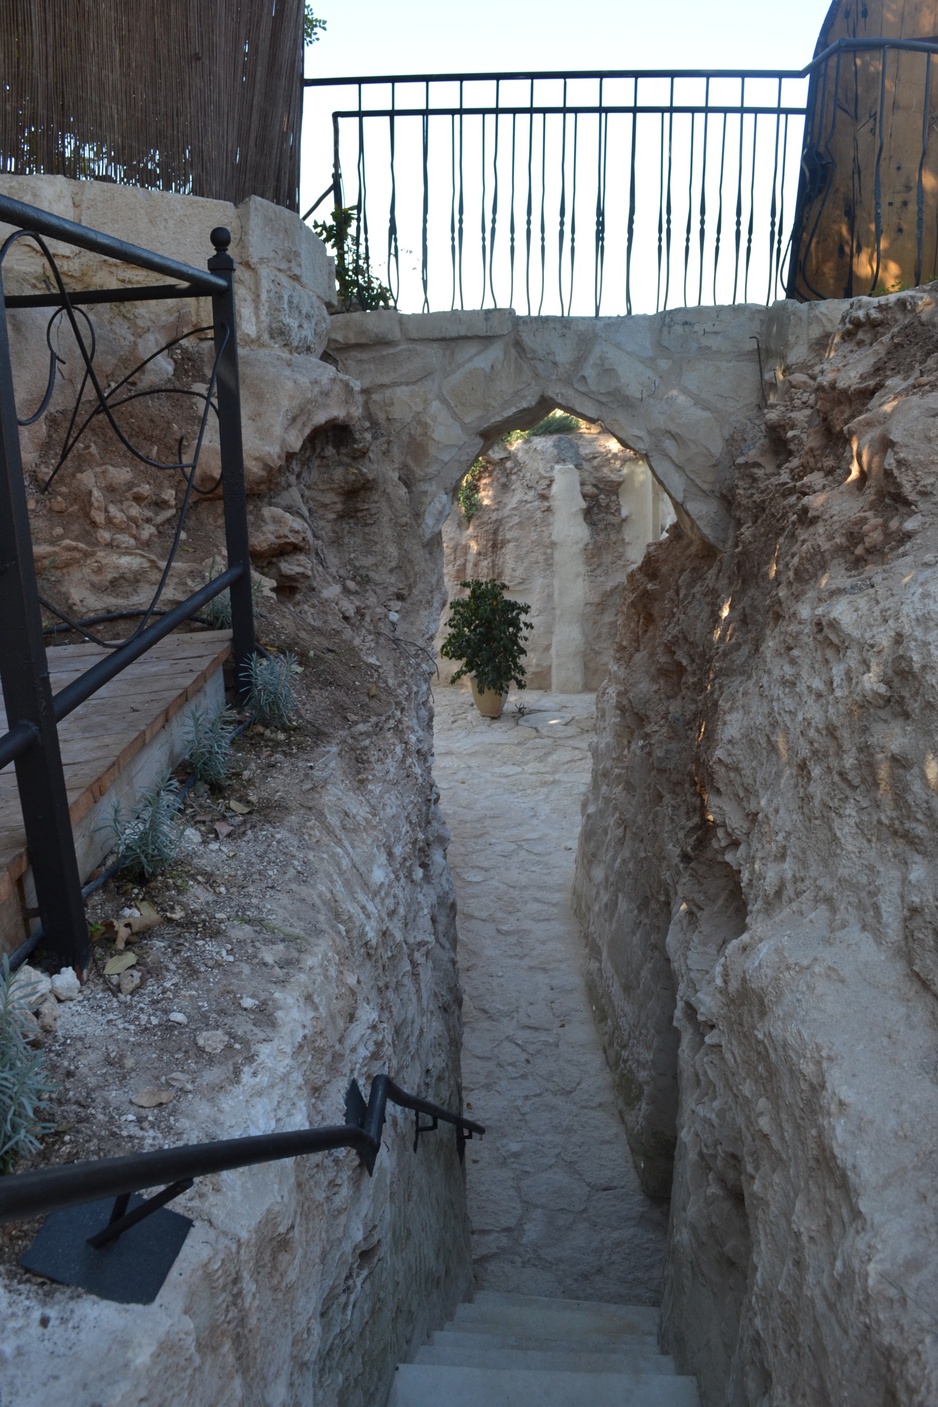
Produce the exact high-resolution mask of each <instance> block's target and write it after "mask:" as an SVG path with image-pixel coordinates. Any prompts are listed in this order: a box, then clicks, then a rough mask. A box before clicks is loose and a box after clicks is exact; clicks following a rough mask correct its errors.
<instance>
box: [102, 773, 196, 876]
mask: <svg viewBox="0 0 938 1407" xmlns="http://www.w3.org/2000/svg"><path fill="white" fill-rule="evenodd" d="M177 792H178V787H177V785H176V783H175V781H174V780H173V778H172V777H171V776H169V775H168V774H167V775H166V776H165V777H163V778H162V780H161V781H159V782H158V783H157V784H156V786H154V787H152V788H151V789H150V790H149V791H147V792H144V795H143V800H142V801H141V802H140V805H139V806H138V807H137V810H136V812H135V814H134V816H133V818H132V819H131V820H129V821H128V820H125V819H124V815H123V812H122V810H121V805H120V802H115V805H114V812H113V815H112V818H111V829H112V831H113V833H114V848H115V850H116V851H117V858H118V861H119V862H120V864H121V865H122V867H123V868H124V869H127V870H130V872H131V874H133V875H135V876H137V877H138V878H140V879H149V878H150V876H151V875H152V874H156V872H157V870H161V869H162V868H163V867H164V865H168V864H169V862H170V860H172V858H173V856H174V855H175V854H176V851H177V849H178V848H179V837H180V830H179V822H178V820H177V812H178V811H179V797H178V795H177Z"/></svg>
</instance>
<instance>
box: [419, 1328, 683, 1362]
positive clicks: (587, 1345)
mask: <svg viewBox="0 0 938 1407" xmlns="http://www.w3.org/2000/svg"><path fill="white" fill-rule="evenodd" d="M460 1342H462V1343H467V1342H468V1343H473V1344H475V1345H476V1346H477V1347H478V1348H481V1349H485V1348H522V1349H530V1350H531V1351H532V1352H542V1353H606V1354H609V1353H611V1354H613V1355H616V1354H619V1355H623V1356H625V1357H630V1356H631V1355H632V1354H638V1355H639V1356H641V1357H653V1356H657V1355H658V1340H657V1338H656V1336H655V1335H654V1334H611V1335H602V1334H539V1333H534V1332H525V1331H524V1330H521V1331H520V1332H519V1331H516V1330H512V1329H509V1330H505V1331H504V1332H503V1331H500V1330H499V1329H498V1327H497V1326H496V1325H494V1324H481V1325H478V1326H476V1325H473V1324H461V1325H457V1324H448V1325H447V1326H446V1328H445V1329H438V1330H437V1331H436V1333H435V1334H434V1335H433V1337H432V1339H431V1343H434V1344H440V1345H441V1346H444V1345H446V1344H458V1343H460Z"/></svg>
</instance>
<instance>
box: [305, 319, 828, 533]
mask: <svg viewBox="0 0 938 1407" xmlns="http://www.w3.org/2000/svg"><path fill="white" fill-rule="evenodd" d="M841 310H842V305H841V304H840V303H823V304H821V303H808V304H796V303H777V304H775V306H774V307H772V308H768V309H766V308H762V307H755V306H751V305H744V306H739V307H717V308H692V309H679V310H675V311H671V312H667V313H658V314H655V315H653V316H649V317H623V318H519V317H517V316H516V314H515V313H514V312H513V311H511V310H510V309H493V310H492V311H489V312H471V313H469V312H453V313H426V314H412V315H409V316H405V315H403V314H400V313H396V312H393V311H384V310H382V311H376V312H369V313H348V314H344V315H342V316H339V317H335V318H333V319H332V323H331V328H330V338H329V355H330V358H331V359H332V360H333V361H334V362H335V363H336V364H337V365H338V367H339V368H340V370H341V371H343V372H345V373H347V374H348V375H349V376H352V377H354V378H355V380H356V381H358V382H359V383H360V384H361V387H362V392H363V396H364V402H365V406H366V408H367V413H368V415H369V416H370V418H371V421H372V429H373V433H374V434H375V436H376V438H377V439H381V440H383V441H384V444H383V446H382V451H383V458H384V460H385V462H386V463H387V464H388V466H389V468H391V469H393V470H396V472H397V473H398V475H399V477H400V478H401V480H402V482H403V483H404V484H406V486H407V488H408V490H409V492H410V493H411V496H412V498H413V499H414V501H415V507H416V509H417V511H418V514H419V517H420V520H421V522H422V529H423V536H424V540H425V541H427V542H429V541H430V539H431V538H433V537H434V535H435V534H436V533H437V532H438V531H439V529H440V526H441V525H442V523H443V521H444V519H445V518H446V515H447V514H448V512H449V511H450V507H451V504H452V495H453V491H454V489H455V487H456V485H457V483H458V482H459V480H460V479H461V477H462V475H463V474H464V473H465V472H466V470H467V469H468V467H469V465H470V464H471V463H472V462H473V460H474V459H475V458H476V457H477V456H478V455H479V454H480V453H481V452H483V451H484V450H485V449H487V448H488V447H489V446H490V445H492V444H493V443H494V442H495V440H497V439H498V437H499V436H500V435H501V434H503V433H504V432H505V431H506V430H509V429H513V428H515V427H518V428H521V429H525V428H528V427H529V426H531V425H534V424H535V423H536V422H537V421H538V420H540V419H541V418H542V417H543V416H544V415H545V414H546V413H547V412H548V411H549V410H552V409H553V408H554V407H555V406H560V407H561V408H562V409H564V410H566V411H569V412H570V413H572V414H574V415H578V416H581V417H582V418H583V419H585V420H592V421H599V422H600V423H601V424H603V425H604V426H605V427H606V429H607V430H609V431H610V433H612V434H613V435H615V436H616V438H617V439H618V440H620V441H621V443H622V444H623V445H626V446H627V447H628V448H629V449H633V450H635V451H636V452H637V453H639V454H641V455H643V456H644V457H645V458H646V459H647V461H648V464H649V466H650V468H651V471H652V473H653V474H654V476H655V478H656V479H657V480H658V482H659V483H660V484H661V486H662V488H663V489H664V490H665V492H666V493H667V494H668V496H669V497H670V499H671V501H672V503H673V504H674V508H675V512H676V513H677V515H678V518H679V520H680V521H681V523H682V524H683V526H684V527H685V528H686V529H687V530H688V531H689V532H692V533H694V534H695V535H696V536H698V537H699V538H701V539H703V540H704V541H705V542H707V543H709V544H710V545H711V546H712V547H714V548H717V549H723V548H725V547H726V546H727V544H728V542H729V538H730V525H731V515H730V511H729V504H730V499H731V496H732V492H733V464H734V460H735V458H736V455H737V454H738V452H739V443H740V434H739V427H740V426H741V424H743V423H744V422H745V421H746V420H747V419H748V417H749V416H751V415H752V414H753V413H754V412H755V411H756V410H758V409H759V407H760V406H761V405H763V404H764V402H765V400H766V399H767V398H768V397H769V396H770V395H771V396H774V394H775V392H776V387H777V385H778V384H779V383H780V382H781V381H783V380H784V375H785V371H786V369H787V368H788V367H789V366H791V365H798V364H800V363H802V362H804V361H806V360H807V359H808V355H809V349H810V348H811V347H812V346H817V345H818V344H823V343H825V342H826V340H827V339H828V338H829V336H830V335H831V333H832V332H833V330H834V328H835V327H836V325H837V320H838V318H839V316H840V312H841Z"/></svg>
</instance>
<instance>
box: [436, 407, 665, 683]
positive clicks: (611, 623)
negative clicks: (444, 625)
mask: <svg viewBox="0 0 938 1407" xmlns="http://www.w3.org/2000/svg"><path fill="white" fill-rule="evenodd" d="M673 521H674V512H673V508H672V506H671V503H670V500H669V499H668V497H667V495H666V494H665V493H664V491H663V490H662V489H661V487H660V485H659V484H658V483H657V481H656V480H655V479H654V477H653V475H652V473H651V471H650V469H649V466H648V463H647V461H646V460H645V459H644V457H643V456H641V455H639V454H636V453H635V452H634V451H633V450H631V449H628V448H626V447H625V446H623V445H622V444H621V443H620V442H619V441H618V440H617V439H616V438H615V437H614V436H613V435H611V434H609V433H608V432H607V431H606V429H605V427H604V426H603V425H601V424H599V423H597V422H592V421H588V420H584V419H581V418H579V417H577V416H575V415H571V414H570V413H569V412H567V411H563V410H560V409H557V408H555V409H552V410H551V411H550V412H549V413H548V414H547V415H546V416H542V417H541V418H540V419H539V420H537V421H536V422H535V423H534V424H533V425H532V426H531V427H530V428H528V429H526V430H525V429H520V428H517V427H516V428H512V429H511V430H508V431H505V432H503V433H502V434H500V435H499V436H498V438H497V439H495V440H494V442H493V443H491V444H490V445H489V447H488V449H487V450H486V451H485V452H484V453H483V454H481V455H480V456H479V457H478V458H477V459H475V460H474V461H473V463H472V465H471V466H470V468H469V469H468V470H467V472H466V473H465V475H464V476H463V477H462V478H461V479H460V480H459V482H458V484H457V487H456V489H455V492H454V507H453V511H452V512H451V513H450V515H449V517H448V518H447V520H446V521H445V523H444V524H443V528H442V538H443V560H444V577H445V588H446V594H447V597H448V598H449V599H452V598H453V596H454V595H458V594H460V591H459V583H460V582H461V581H464V580H467V579H472V580H479V579H486V578H495V579H496V580H499V581H505V582H507V584H508V588H509V594H510V595H511V596H513V597H515V598H516V599H519V600H523V601H526V602H528V604H530V606H531V616H530V626H531V630H530V634H529V637H528V641H527V652H528V653H527V660H526V670H527V680H528V684H529V686H530V687H531V688H533V689H545V690H550V691H553V692H555V693H581V692H584V691H586V692H591V691H594V690H595V689H597V688H598V687H599V685H600V684H601V683H602V680H603V679H604V677H605V675H606V672H607V670H608V666H609V661H610V658H611V654H612V647H613V643H614V641H615V633H616V619H617V616H618V610H619V603H620V601H621V598H622V593H623V590H624V588H625V581H626V577H627V576H628V573H629V572H630V571H631V570H632V568H633V567H635V566H636V565H637V564H638V563H639V562H640V561H641V559H642V557H643V556H644V554H645V550H646V548H647V546H648V544H649V543H650V542H655V541H657V540H658V538H659V537H660V536H661V534H662V532H663V531H664V530H665V529H666V528H667V527H668V525H669V524H670V523H671V522H673ZM439 663H440V671H441V676H442V678H443V679H444V680H448V679H449V677H450V676H451V675H452V673H453V672H454V670H455V668H456V666H455V664H453V663H452V662H450V661H447V660H443V659H440V662H439Z"/></svg>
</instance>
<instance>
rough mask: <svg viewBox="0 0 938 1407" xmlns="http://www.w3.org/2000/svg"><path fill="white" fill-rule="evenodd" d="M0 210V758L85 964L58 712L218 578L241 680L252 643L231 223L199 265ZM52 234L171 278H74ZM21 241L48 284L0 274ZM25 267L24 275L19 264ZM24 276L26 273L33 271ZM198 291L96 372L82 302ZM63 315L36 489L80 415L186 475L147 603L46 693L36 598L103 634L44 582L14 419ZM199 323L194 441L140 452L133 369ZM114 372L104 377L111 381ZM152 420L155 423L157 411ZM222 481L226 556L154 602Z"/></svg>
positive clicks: (71, 945) (72, 438) (3, 205)
mask: <svg viewBox="0 0 938 1407" xmlns="http://www.w3.org/2000/svg"><path fill="white" fill-rule="evenodd" d="M0 223H2V224H6V225H9V226H12V227H13V233H11V234H10V235H9V237H8V238H7V239H6V240H5V241H4V243H3V245H2V247H0V563H2V566H0V615H2V619H3V622H4V633H3V639H2V642H0V682H2V687H3V696H4V702H5V705H6V714H7V722H8V730H7V732H6V733H5V734H4V735H3V736H2V737H0V766H6V765H8V764H9V763H10V762H14V763H15V766H16V776H17V784H18V789H19V795H20V801H21V804H22V810H23V819H24V823H25V829H26V842H27V847H28V851H29V860H30V865H31V867H32V872H33V879H34V882H35V887H36V898H37V906H38V914H39V922H40V926H41V930H42V933H43V934H44V938H45V942H46V945H47V946H48V947H49V948H50V949H51V950H52V951H53V952H54V954H55V956H56V958H57V960H58V961H59V962H60V963H61V964H63V965H69V966H73V967H75V968H77V969H78V970H79V971H82V972H84V971H86V970H87V968H88V966H89V964H90V947H89V942H88V928H87V923H86V921H85V914H84V906H83V902H82V897H81V884H80V878H79V874H78V865H77V860H76V857H75V847H74V841H73V838H72V828H71V821H70V817H69V806H68V797H67V792H66V784H65V778H64V773H63V769H62V759H61V754H60V750H59V740H58V733H57V724H58V723H59V722H61V720H62V719H63V718H64V717H66V715H67V714H69V713H70V712H72V710H73V709H75V708H77V707H78V706H79V704H81V703H83V702H84V701H85V700H87V699H89V698H90V697H91V696H92V695H93V694H94V693H95V692H96V691H97V690H98V689H100V688H101V686H102V685H103V684H105V683H106V682H107V681H108V680H110V679H113V678H114V677H115V676H116V675H117V674H119V673H120V672H121V670H123V669H125V668H126V667H127V666H128V665H129V664H131V663H132V662H133V661H134V660H135V659H137V658H139V656H140V655H142V654H143V653H145V651H146V650H148V649H149V648H150V647H151V646H152V645H154V644H156V642H157V641H158V640H160V639H162V638H163V637H164V636H165V635H167V634H168V633H169V632H170V631H171V630H173V629H175V628H176V627H177V626H179V625H181V624H182V623H183V622H184V621H186V620H190V619H192V617H194V616H195V615H197V614H198V613H199V612H200V611H201V610H202V609H203V608H204V606H205V605H206V604H207V603H208V602H209V601H210V600H212V599H213V598H214V597H215V596H217V595H219V594H220V593H221V592H222V591H226V590H227V591H228V592H229V593H230V598H231V607H232V647H233V653H234V657H235V664H236V675H237V678H238V679H239V681H240V680H242V678H243V674H242V671H243V669H244V666H245V665H246V663H247V661H248V659H249V658H250V656H251V654H252V653H253V651H254V649H255V643H254V624H253V608H252V600H251V581H250V556H249V552H248V532H247V513H246V498H245V487H244V470H243V457H242V444H241V408H240V389H239V381H238V356H237V335H236V324H235V303H234V287H233V275H234V261H233V260H232V258H231V256H230V254H229V253H228V245H229V243H230V239H231V236H230V234H229V233H228V231H227V230H224V229H220V228H219V229H216V230H213V231H212V234H211V239H212V243H213V245H214V247H215V253H214V255H213V256H212V257H211V258H210V259H209V260H208V271H207V272H205V271H201V270H198V269H194V268H190V267H189V266H188V265H186V264H182V263H179V262H178V261H177V260H174V259H168V258H164V257H163V256H161V255H158V254H155V253H153V252H152V251H150V250H145V249H141V248H139V247H137V246H135V245H131V244H128V243H126V242H125V241H123V240H120V239H116V238H114V237H113V236H110V235H107V234H103V233H101V232H99V231H95V230H90V229H87V228H85V227H84V226H81V225H78V224H75V223H73V222H72V221H70V220H65V219H61V218H59V217H57V216H54V215H50V214H48V213H46V212H44V211H42V210H38V209H36V208H35V207H33V206H29V205H25V204H23V203H22V202H21V201H17V200H12V199H10V198H8V197H3V196H0ZM50 240H54V241H58V242H60V243H63V244H65V245H67V246H70V247H71V248H73V249H82V250H86V251H89V252H90V253H92V254H96V255H100V256H102V257H103V258H106V259H109V260H115V261H119V262H120V263H121V264H123V265H125V266H128V265H129V266H130V267H131V268H133V269H139V270H145V271H147V272H150V273H155V274H157V275H160V276H161V277H163V278H169V279H172V280H173V282H172V283H171V284H153V283H144V284H139V285H132V284H119V285H118V286H114V287H109V288H92V289H88V288H85V289H80V288H75V289H70V288H69V287H67V284H66V280H65V278H64V277H63V275H62V273H61V269H60V264H59V261H58V260H57V259H56V258H55V256H54V254H53V252H52V249H51V247H50V244H49V241H50ZM24 241H28V242H29V243H30V244H31V245H33V246H34V247H36V248H38V250H39V253H40V255H41V259H42V265H43V278H42V279H41V280H40V283H41V284H45V285H46V288H45V290H43V291H38V292H37V291H29V292H26V291H19V292H16V291H14V292H9V291H8V290H7V288H6V287H5V283H6V281H7V275H8V265H9V263H10V262H11V261H10V255H11V253H12V252H13V251H14V250H15V249H18V248H19V247H20V246H21V245H22V243H23V242H24ZM20 277H21V278H22V277H23V275H22V271H21V273H20ZM26 282H27V284H28V283H29V279H28V278H27V279H26ZM33 282H35V279H33ZM206 296H207V297H209V298H211V302H212V325H211V326H210V327H193V329H192V330H191V331H190V332H188V333H185V334H183V335H182V336H179V335H177V336H175V337H174V338H172V339H171V341H170V342H169V343H167V344H166V346H165V347H163V348H160V350H159V351H158V352H156V353H153V354H151V355H150V356H149V357H147V359H146V362H144V363H142V364H141V366H138V367H135V368H133V369H132V370H131V371H129V372H128V373H127V374H126V375H125V376H123V377H121V378H120V379H116V380H114V379H113V378H109V384H108V385H107V386H105V385H104V384H103V383H102V381H101V379H100V378H99V375H98V371H97V369H96V366H95V337H94V330H93V328H92V326H91V323H90V320H89V319H88V316H87V314H86V313H85V311H84V309H85V307H86V306H88V305H94V304H107V303H133V302H140V301H152V300H154V299H160V300H163V299H172V300H179V299H193V298H195V299H197V298H202V297H206ZM42 309H51V310H52V313H51V317H50V319H49V323H48V326H47V327H46V329H45V341H46V343H47V346H48V357H49V376H48V384H47V386H46V389H45V394H44V395H43V396H42V398H41V403H40V405H39V408H38V410H36V411H34V412H33V413H32V414H23V415H20V414H19V413H18V409H17V405H16V397H15V392H14V368H13V365H12V361H11V341H10V335H9V331H8V327H7V312H8V311H14V312H17V313H19V312H20V310H40V311H41V310H42ZM60 319H64V320H65V322H66V324H67V326H68V328H69V330H70V333H71V336H72V338H73V339H74V344H75V349H76V355H77V357H78V358H79V367H80V372H81V375H80V377H79V388H78V392H77V397H76V398H75V399H74V402H73V404H72V406H71V410H70V412H69V411H68V408H66V411H65V414H64V417H63V418H64V421H65V431H64V436H63V439H62V445H61V449H60V451H59V453H58V456H57V458H56V461H55V463H54V464H53V466H52V468H51V470H50V472H49V473H48V475H47V477H46V479H45V480H44V482H42V483H41V484H40V492H48V490H49V489H50V488H51V486H52V485H53V484H54V483H55V482H56V476H57V475H58V474H59V473H60V472H61V471H62V469H63V466H64V465H65V464H66V462H67V461H68V460H69V459H70V457H71V456H72V455H73V454H74V453H75V451H76V448H77V447H78V446H79V445H81V444H82V441H83V437H84V436H85V435H86V433H87V432H88V431H89V427H91V426H96V425H105V426H106V427H107V429H108V430H109V431H110V432H111V434H112V435H113V436H114V437H115V439H116V441H117V442H118V443H119V445H120V446H121V448H122V449H123V451H126V453H127V454H129V455H130V456H131V457H132V459H134V460H136V461H138V462H140V463H142V464H145V465H148V466H149V467H150V468H151V469H153V470H157V471H166V472H169V473H173V474H178V475H181V476H182V480H183V493H182V505H181V509H180V512H179V517H178V522H177V526H176V529H175V532H174V535H173V542H172V546H171V548H170V552H169V554H168V558H167V561H166V564H165V567H164V569H163V571H162V573H161V576H160V580H159V582H158V584H157V586H156V588H155V590H154V592H153V594H152V597H151V600H150V602H149V604H148V606H147V607H146V608H145V609H144V610H142V611H138V612H131V613H129V614H131V615H135V616H136V618H137V624H136V626H135V627H134V628H133V630H132V631H131V632H130V634H129V635H128V636H127V638H125V639H124V640H121V641H113V640H99V643H101V644H102V645H105V646H106V647H107V649H108V650H109V651H110V653H109V654H108V655H107V656H106V657H105V658H103V659H102V660H100V661H99V662H98V663H96V664H95V665H94V666H93V667H92V668H90V669H88V670H87V671H85V673H83V674H82V675H81V676H80V677H79V678H77V679H75V680H73V681H72V682H71V683H69V684H68V685H67V686H66V687H65V688H64V689H62V690H61V691H60V692H59V693H58V694H56V695H53V693H52V690H51V685H50V680H49V666H48V660H47V656H46V648H45V643H44V635H43V632H44V626H43V609H45V610H46V611H47V612H51V613H52V614H53V615H55V616H56V617H57V618H58V619H59V620H60V622H61V623H62V624H64V625H67V626H76V627H78V628H80V629H81V633H82V636H83V638H86V639H88V638H99V637H96V636H94V634H93V632H92V631H91V629H90V628H87V627H86V625H85V624H84V623H83V622H76V621H73V620H71V619H70V618H69V616H68V614H67V613H66V612H64V611H63V610H62V609H61V608H60V607H58V606H57V605H56V603H55V602H53V601H51V600H50V599H48V597H47V596H45V595H42V594H40V589H39V585H38V583H37V576H36V566H35V557H34V551H33V542H32V534H31V529H30V519H29V510H28V502H27V492H26V484H25V478H24V465H23V456H22V452H21V447H20V437H19V431H20V427H21V426H23V425H31V424H33V423H34V422H35V421H36V420H37V419H39V417H40V416H42V415H44V414H47V413H48V412H49V411H50V409H52V408H55V390H56V386H57V379H58V368H59V365H60V363H61V357H60V356H59V354H58V352H57V351H56V346H55V339H54V337H53V328H54V327H55V325H56V324H57V322H58V320H60ZM19 332H22V329H19ZM199 336H209V337H211V339H212V344H213V349H214V351H213V358H212V363H211V367H210V370H209V373H208V377H207V381H208V389H207V390H202V391H198V392H197V391H189V392H181V391H178V390H176V389H175V388H172V389H171V390H170V391H168V392H167V394H186V395H188V396H194V397H195V398H196V401H197V402H198V405H199V407H200V409H199V413H198V414H197V415H196V417H195V424H194V426H193V432H192V433H193V443H194V449H193V452H192V453H191V454H190V455H188V456H187V455H185V454H184V452H183V445H184V440H183V438H182V437H180V438H179V441H178V445H177V450H176V453H175V455H166V456H164V457H158V456H157V455H156V454H155V453H150V454H146V453H144V452H143V451H142V450H140V449H139V448H138V447H137V446H136V445H135V444H134V442H133V440H132V438H131V437H130V435H129V434H128V432H127V430H126V428H125V425H124V420H123V417H126V416H127V414H128V413H129V412H128V408H132V407H133V406H134V405H135V404H139V403H140V402H141V401H142V400H143V399H146V400H147V404H148V406H152V403H153V402H152V397H153V396H154V395H155V394H156V393H155V392H154V391H153V390H152V389H141V390H137V389H135V382H136V378H137V376H138V375H139V374H140V373H141V371H142V370H143V369H144V368H145V367H146V365H147V364H148V363H149V362H152V361H153V360H154V357H156V356H159V355H160V353H161V352H163V351H165V350H166V348H168V347H174V346H176V345H177V344H179V343H181V342H183V341H184V340H186V338H189V337H199ZM111 381H113V384H110V383H111ZM210 414H214V415H216V416H217V420H218V439H219V453H220V465H221V468H220V473H219V475H218V476H217V478H215V479H213V480H212V481H211V482H208V483H200V482H199V479H198V475H199V456H200V453H201V450H202V447H203V443H204V439H205V435H206V428H207V424H208V417H209V415H210ZM149 423H150V424H151V425H152V420H151V421H150V422H149ZM177 428H178V427H177ZM219 486H220V487H221V491H222V496H223V504H224V519H225V534H226V544H227V554H228V565H227V568H226V569H225V570H224V571H222V572H221V573H220V574H219V575H217V576H216V577H215V578H214V579H213V580H212V581H210V582H208V583H206V584H205V585H203V586H202V587H200V588H199V589H198V590H196V591H195V592H193V593H192V594H190V595H189V596H188V597H187V598H186V599H185V600H184V601H182V602H179V603H178V604H177V605H175V606H173V607H172V608H171V609H169V610H167V609H165V608H164V607H163V606H162V605H161V604H160V602H161V599H162V597H163V594H164V592H165V590H166V587H167V583H168V579H169V573H170V569H171V567H172V563H173V559H174V555H175V553H176V551H177V549H178V547H179V544H180V541H181V539H182V535H183V527H184V524H185V521H186V515H187V513H188V511H189V508H190V506H191V504H192V502H193V501H194V499H195V497H196V496H197V495H198V494H200V493H202V494H206V493H207V494H212V493H215V492H216V491H217V490H218V488H219Z"/></svg>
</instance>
